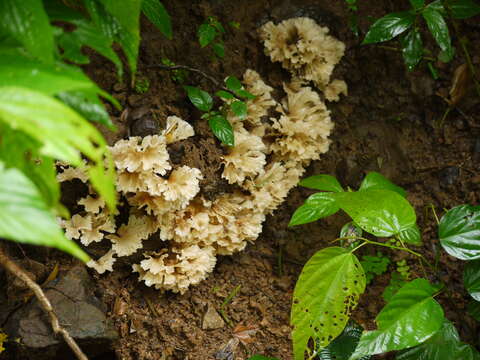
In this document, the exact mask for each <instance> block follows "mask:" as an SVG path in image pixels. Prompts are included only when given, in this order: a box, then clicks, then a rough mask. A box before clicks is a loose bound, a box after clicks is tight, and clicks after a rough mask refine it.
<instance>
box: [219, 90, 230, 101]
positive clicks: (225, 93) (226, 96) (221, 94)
mask: <svg viewBox="0 0 480 360" xmlns="http://www.w3.org/2000/svg"><path fill="white" fill-rule="evenodd" d="M215 95H217V96H218V97H221V98H222V99H227V100H230V99H233V98H235V96H233V94H231V93H229V92H228V91H225V90H218V91H217V92H216V93H215Z"/></svg>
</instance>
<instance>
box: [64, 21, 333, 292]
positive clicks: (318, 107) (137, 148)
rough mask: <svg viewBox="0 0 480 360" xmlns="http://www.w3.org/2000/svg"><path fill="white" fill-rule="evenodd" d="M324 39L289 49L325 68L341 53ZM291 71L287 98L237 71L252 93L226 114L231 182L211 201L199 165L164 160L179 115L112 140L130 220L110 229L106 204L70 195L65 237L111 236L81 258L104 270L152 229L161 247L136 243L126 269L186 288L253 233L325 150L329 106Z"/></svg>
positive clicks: (187, 132)
mask: <svg viewBox="0 0 480 360" xmlns="http://www.w3.org/2000/svg"><path fill="white" fill-rule="evenodd" d="M312 23H313V24H314V22H313V20H310V19H303V20H302V24H304V25H305V26H306V25H309V26H311V24H312ZM315 25H316V24H315ZM296 26H297V27H298V28H299V29H303V28H301V27H299V25H296ZM316 26H317V27H318V25H316ZM279 27H280V26H279ZM266 28H269V29H271V30H272V31H274V33H275V34H276V35H275V36H276V37H280V35H279V31H280V29H282V28H285V29H286V30H285V31H287V30H288V31H290V30H289V29H290V28H289V27H287V25H282V26H281V27H280V28H279V29H277V28H275V27H274V25H273V24H272V25H269V24H267V25H265V27H264V28H263V29H262V33H264V34H265V33H266V31H267V29H266ZM321 29H323V28H321ZM298 31H300V30H298ZM326 32H328V30H327V31H324V33H325V34H326ZM322 34H323V33H322ZM325 34H323V35H322V36H323V37H326V36H327V35H325ZM307 35H308V36H313V38H314V39H316V38H317V37H318V36H320V35H316V37H315V36H314V34H313V30H311V29H310V30H308V31H306V32H305V36H307ZM285 36H286V35H285ZM285 36H284V37H285ZM271 37H272V38H273V35H272V36H271ZM330 38H331V37H328V40H329V41H328V42H326V43H325V46H327V48H326V49H325V48H322V47H321V41H317V42H315V43H314V44H315V46H313V45H312V46H309V47H308V46H307V45H302V46H307V48H308V49H307V50H308V51H309V52H308V53H305V54H307V55H308V58H306V59H305V58H304V57H303V55H302V54H303V53H299V52H297V54H296V55H295V56H296V57H291V58H290V60H289V61H290V63H292V64H293V63H295V64H298V63H302V62H303V63H306V62H307V60H308V61H310V60H312V59H313V60H314V59H316V57H320V56H323V58H322V59H323V62H322V64H323V65H322V66H325V68H326V69H327V68H328V69H330V70H328V71H329V73H328V77H329V76H330V73H331V70H332V69H333V66H334V65H335V64H336V63H337V62H338V61H339V60H340V58H341V54H343V45H342V46H340V45H338V44H337V43H339V44H341V43H340V42H339V41H338V40H335V39H333V38H331V39H330ZM332 39H333V40H332ZM269 41H270V43H272V40H269ZM335 42H336V43H335ZM272 46H273V45H271V44H270V45H268V46H267V49H270V48H272ZM297 47H299V48H300V45H297ZM332 48H336V49H339V48H341V54H337V55H336V56H328V57H325V55H324V54H325V53H329V52H331V51H332V50H331V49H332ZM272 49H273V48H272ZM320 50H321V51H320ZM278 51H280V50H278ZM282 51H284V50H282ZM292 51H293V50H292ZM315 51H317V52H319V51H320V54H318V53H315ZM307 55H305V56H307ZM276 58H279V57H278V56H276ZM313 60H312V61H313ZM325 62H327V64H324V63H325ZM295 69H297V70H298V66H297V67H296V68H295ZM297 70H295V71H293V73H292V74H293V77H294V78H293V79H292V81H291V82H290V83H289V84H285V85H284V91H285V97H284V99H282V101H280V102H278V101H276V100H275V99H274V98H273V97H272V92H273V88H272V87H270V86H268V85H267V84H265V82H264V81H263V80H262V79H261V77H260V75H259V74H258V73H257V72H255V71H253V70H247V71H246V72H245V74H244V76H243V81H242V83H243V86H244V88H245V90H247V91H249V92H250V93H252V94H253V95H255V98H254V99H251V100H248V101H247V109H248V112H247V116H246V117H245V118H243V119H241V118H239V117H237V116H235V114H234V113H233V112H228V113H227V117H228V120H229V121H230V122H231V123H232V125H233V128H234V134H235V146H233V147H226V148H225V155H224V156H223V158H222V163H223V172H222V175H221V176H222V177H223V178H225V179H226V180H227V181H228V183H230V184H233V185H234V186H233V187H232V188H233V189H234V190H232V191H231V192H229V193H225V194H221V195H218V196H217V197H216V198H215V199H214V200H210V199H207V198H205V197H204V196H203V195H202V193H201V191H200V185H199V180H200V179H201V178H202V174H201V172H200V170H198V169H195V168H191V167H188V166H182V165H172V163H171V162H170V159H169V153H168V151H167V148H168V145H169V144H171V143H174V142H176V141H179V140H182V139H186V138H188V137H190V136H193V135H194V129H193V128H192V127H191V125H190V124H188V123H187V122H186V121H184V120H182V119H180V118H178V117H175V116H171V117H169V118H167V126H166V129H165V130H163V132H162V133H160V134H158V135H149V136H146V137H143V138H141V137H130V138H128V139H125V140H120V141H118V142H117V143H115V144H114V145H113V146H112V148H111V151H112V154H113V158H114V163H115V166H116V169H117V174H118V178H117V190H118V192H119V193H120V194H121V195H122V196H123V198H124V199H125V200H126V202H127V203H128V205H129V212H130V213H129V219H128V222H127V223H125V224H121V225H120V226H119V227H118V228H116V226H115V223H114V222H113V221H112V216H110V215H109V214H108V212H107V209H106V208H105V204H104V203H103V202H102V201H101V199H98V198H97V197H96V196H94V195H93V194H91V195H88V196H87V197H86V198H83V199H80V201H79V202H78V203H79V205H82V206H83V209H84V211H82V212H81V213H79V214H75V215H74V216H72V218H71V220H68V221H64V222H63V226H64V227H65V230H66V234H67V236H68V237H69V238H72V239H79V240H80V241H81V242H82V243H83V244H84V245H89V244H90V243H91V242H96V241H101V240H102V239H103V238H105V239H108V240H109V241H110V242H111V244H112V246H111V250H109V251H108V252H107V253H106V254H105V255H104V256H103V257H101V258H100V259H98V260H96V261H91V262H90V263H89V264H88V266H90V267H93V268H95V269H96V270H97V271H98V272H99V273H103V272H105V271H112V270H113V264H114V262H115V260H116V258H118V257H122V256H129V255H131V254H134V253H135V252H137V251H138V250H139V249H141V248H142V242H143V241H145V240H146V239H148V238H149V237H150V236H151V235H152V234H154V233H156V232H159V237H160V239H161V240H162V244H161V246H159V249H158V250H156V251H150V252H148V251H144V253H143V254H142V255H143V260H141V261H140V262H139V263H136V264H133V265H132V267H133V270H134V271H135V272H137V273H138V274H139V278H140V280H143V281H144V282H145V284H146V285H147V286H153V287H155V288H156V289H159V290H171V291H173V292H179V293H184V292H185V291H186V290H187V289H188V287H189V286H190V285H193V284H197V283H199V282H200V281H202V280H203V279H205V278H206V276H207V275H208V273H210V272H211V271H212V270H213V268H214V266H215V262H216V256H217V255H231V254H233V253H235V252H237V251H241V250H243V249H244V248H245V246H246V245H247V243H248V242H252V241H254V240H256V239H257V237H258V236H259V234H260V233H261V231H262V223H263V222H264V220H265V217H266V215H268V214H270V213H272V212H273V211H274V210H275V209H276V208H277V207H278V206H279V205H280V204H281V203H282V202H283V201H284V199H285V197H286V196H287V194H288V192H289V191H290V189H292V188H293V187H294V186H295V185H296V184H297V183H298V181H299V179H300V177H301V176H302V174H303V172H304V169H305V167H306V166H308V164H309V163H310V161H311V160H315V159H318V158H319V156H320V154H322V153H325V152H326V151H328V148H329V144H330V140H329V139H328V136H329V134H330V132H331V131H332V128H333V123H332V121H331V119H330V112H329V111H328V110H327V108H326V106H325V103H324V102H323V101H322V99H321V97H320V95H319V94H318V93H317V92H315V91H314V90H313V89H312V88H310V87H308V86H305V83H304V82H303V83H302V82H300V81H298V79H297V75H298V74H299V71H297ZM325 71H327V70H325ZM315 76H316V75H315ZM322 76H323V77H321V78H320V77H317V78H315V80H314V82H315V83H317V81H318V82H321V84H325V81H324V80H325V79H326V75H325V74H323V75H322ZM311 80H313V78H312V79H311ZM323 89H326V88H325V87H324V88H323ZM337 95H338V94H337ZM73 178H78V179H80V180H81V181H83V182H85V181H87V179H86V177H85V173H84V172H82V171H80V170H78V169H71V168H68V167H67V168H63V172H61V173H59V174H58V179H59V180H60V181H68V180H71V179H73ZM117 221H118V219H117Z"/></svg>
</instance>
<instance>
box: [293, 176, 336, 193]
mask: <svg viewBox="0 0 480 360" xmlns="http://www.w3.org/2000/svg"><path fill="white" fill-rule="evenodd" d="M298 185H300V186H303V187H306V188H309V189H315V190H321V191H332V192H342V191H344V190H343V188H342V185H340V183H339V182H338V180H337V179H336V178H334V177H333V176H331V175H314V176H310V177H308V178H306V179H303V180H301V181H300V182H299V183H298Z"/></svg>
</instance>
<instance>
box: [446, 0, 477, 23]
mask: <svg viewBox="0 0 480 360" xmlns="http://www.w3.org/2000/svg"><path fill="white" fill-rule="evenodd" d="M449 6H450V11H451V12H452V16H453V17H454V18H455V19H467V18H469V17H472V16H476V15H478V14H480V5H479V4H478V3H477V2H475V1H474V0H456V1H451V2H450V3H449Z"/></svg>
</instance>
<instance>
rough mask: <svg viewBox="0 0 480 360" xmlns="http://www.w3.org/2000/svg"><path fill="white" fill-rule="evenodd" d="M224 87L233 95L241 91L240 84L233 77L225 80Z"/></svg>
mask: <svg viewBox="0 0 480 360" xmlns="http://www.w3.org/2000/svg"><path fill="white" fill-rule="evenodd" d="M225 85H226V86H227V88H228V90H231V91H233V92H234V93H236V92H238V91H240V90H242V83H241V82H240V80H238V79H237V78H236V77H235V76H228V77H227V78H226V79H225Z"/></svg>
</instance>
